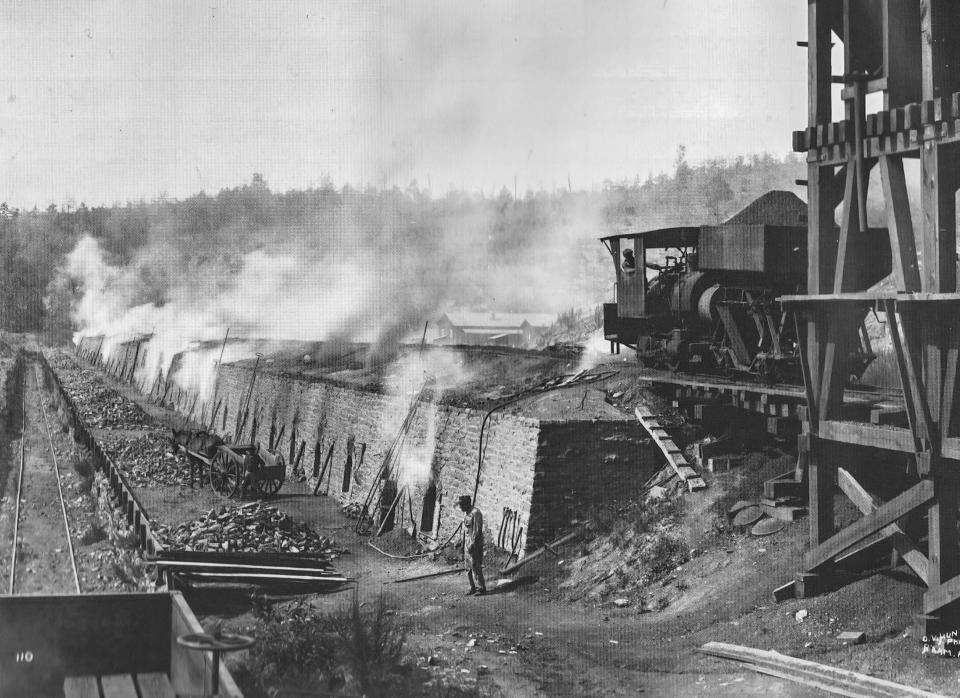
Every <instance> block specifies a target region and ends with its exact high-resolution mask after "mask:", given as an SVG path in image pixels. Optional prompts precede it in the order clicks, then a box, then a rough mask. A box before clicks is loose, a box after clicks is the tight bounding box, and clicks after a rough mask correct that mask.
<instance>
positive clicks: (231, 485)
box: [210, 451, 243, 497]
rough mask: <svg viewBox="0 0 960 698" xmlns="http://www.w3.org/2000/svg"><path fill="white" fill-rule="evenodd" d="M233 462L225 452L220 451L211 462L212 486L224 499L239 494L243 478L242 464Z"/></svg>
mask: <svg viewBox="0 0 960 698" xmlns="http://www.w3.org/2000/svg"><path fill="white" fill-rule="evenodd" d="M231 461H232V459H231V458H230V457H229V456H228V455H227V453H226V452H224V451H218V452H217V455H215V456H214V457H213V460H211V461H210V486H211V487H213V489H214V490H216V491H217V492H218V493H220V494H221V495H222V496H224V497H233V496H235V495H236V494H237V491H238V490H239V489H240V482H241V478H242V477H243V475H242V474H241V473H240V464H239V463H236V462H231Z"/></svg>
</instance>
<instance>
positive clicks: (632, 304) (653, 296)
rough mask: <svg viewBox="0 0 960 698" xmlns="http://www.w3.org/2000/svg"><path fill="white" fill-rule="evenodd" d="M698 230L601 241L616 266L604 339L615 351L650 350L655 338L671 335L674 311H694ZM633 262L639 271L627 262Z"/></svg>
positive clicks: (606, 308) (670, 230)
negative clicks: (692, 297)
mask: <svg viewBox="0 0 960 698" xmlns="http://www.w3.org/2000/svg"><path fill="white" fill-rule="evenodd" d="M699 232H700V231H699V229H698V228H692V227H684V228H668V229H663V230H651V231H646V232H635V233H624V234H620V235H610V236H608V237H605V238H601V239H602V241H603V244H604V245H605V246H606V248H607V251H608V252H609V253H610V256H611V258H612V260H613V265H614V271H615V274H616V283H615V301H614V302H613V303H606V304H604V308H603V309H604V316H603V317H604V322H603V327H604V337H605V338H606V339H607V340H609V341H610V342H611V349H613V350H614V351H616V352H618V353H619V345H621V344H622V345H626V346H628V347H630V348H632V349H634V350H636V351H638V352H639V351H643V350H645V349H647V348H648V346H647V345H649V343H650V340H651V338H652V336H653V335H654V334H657V333H659V332H662V331H666V330H669V329H670V324H671V323H670V322H669V318H670V316H671V315H672V314H673V311H674V310H679V309H680V307H681V306H689V296H690V293H689V292H688V293H685V294H684V293H682V291H683V290H684V286H686V287H688V290H689V286H690V284H689V278H688V277H689V276H690V273H691V272H694V271H695V267H696V254H694V253H693V251H694V250H695V249H696V246H697V240H698V237H699ZM630 258H632V260H633V261H634V269H632V270H631V268H630V267H629V266H627V265H625V260H626V259H630ZM684 300H686V302H683V301H684Z"/></svg>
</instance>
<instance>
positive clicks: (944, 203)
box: [782, 0, 960, 633]
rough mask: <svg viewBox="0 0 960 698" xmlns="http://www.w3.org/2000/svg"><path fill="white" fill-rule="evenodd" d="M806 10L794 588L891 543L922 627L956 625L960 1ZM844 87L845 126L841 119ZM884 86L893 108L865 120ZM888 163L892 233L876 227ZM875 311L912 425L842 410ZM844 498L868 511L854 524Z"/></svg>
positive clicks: (884, 0) (959, 591)
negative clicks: (883, 255) (802, 470)
mask: <svg viewBox="0 0 960 698" xmlns="http://www.w3.org/2000/svg"><path fill="white" fill-rule="evenodd" d="M807 6H808V13H809V17H808V19H809V25H808V26H809V36H808V40H807V47H808V56H809V70H808V75H809V114H808V117H809V120H808V127H807V129H806V130H805V131H801V132H796V133H795V134H794V148H795V149H796V150H798V151H806V152H807V163H808V179H807V186H808V193H809V216H808V226H809V231H808V233H809V234H808V243H807V244H808V249H807V251H808V278H807V295H803V296H800V295H798V296H787V297H784V298H783V299H782V300H783V303H784V305H785V307H788V308H790V309H792V310H794V311H796V313H797V315H798V318H800V319H801V322H800V323H799V324H800V326H801V328H802V331H803V333H804V334H805V337H802V338H801V346H803V347H804V349H805V351H804V353H803V357H802V367H803V374H804V385H805V391H806V397H807V404H808V409H807V414H806V420H805V421H804V423H803V426H802V432H803V433H802V434H801V436H800V447H801V450H802V451H803V452H804V453H805V454H806V461H807V480H808V484H809V494H810V549H809V551H808V552H807V554H806V555H805V557H804V562H803V567H804V569H803V570H801V571H800V573H798V575H797V579H796V582H795V588H796V592H797V594H798V595H800V596H809V595H811V594H816V593H819V592H820V591H822V590H825V589H828V588H830V587H832V586H835V585H836V584H839V583H840V580H841V578H842V577H841V572H842V571H843V568H844V567H845V566H846V567H849V566H850V565H851V564H852V566H853V567H854V568H855V569H856V568H858V567H859V571H863V569H865V568H867V567H869V566H870V564H868V561H869V558H870V555H869V553H870V552H871V551H873V552H877V553H878V554H879V552H878V551H882V550H883V549H884V547H885V549H886V550H891V549H892V550H893V551H894V552H893V555H894V562H898V561H899V560H903V561H904V562H906V563H907V564H908V565H909V567H910V568H911V569H912V570H913V571H914V572H915V573H916V574H917V576H918V577H919V578H920V579H921V580H922V582H923V583H924V584H925V585H926V587H927V591H926V593H925V594H924V597H923V608H922V613H921V614H920V615H919V616H918V620H919V621H920V622H921V623H922V625H923V628H922V629H923V631H924V632H926V633H933V632H940V631H942V630H952V629H956V628H958V627H960V624H958V620H960V609H958V606H960V604H958V600H960V541H958V535H957V506H958V494H960V429H958V421H960V420H958V408H957V402H958V400H957V399H956V393H957V363H958V352H960V293H958V288H957V232H956V230H957V220H956V203H955V198H956V193H957V188H958V185H960V177H958V168H960V156H958V152H960V150H958V149H960V128H958V127H960V4H958V3H956V2H954V1H953V0H876V1H858V0H845V1H843V2H841V1H840V0H809V2H808V4H807ZM835 40H839V42H842V46H843V69H842V70H838V67H837V66H833V65H831V43H832V42H833V41H835ZM838 73H842V74H838ZM838 84H839V85H840V86H841V87H840V90H839V96H840V98H841V99H842V101H843V107H844V112H845V113H844V117H845V118H844V119H843V120H842V121H839V122H832V121H831V116H832V106H833V105H832V104H831V99H832V94H831V93H832V92H833V90H834V86H835V85H838ZM874 93H876V94H877V95H880V96H882V100H883V108H882V110H880V111H878V112H876V113H871V114H867V113H866V107H867V103H868V96H869V95H873V94H874ZM869 99H870V100H871V102H872V101H873V100H876V99H877V96H875V95H874V96H870V97H869ZM907 159H919V172H920V177H921V187H920V191H921V201H920V208H921V211H922V216H921V220H922V223H921V226H920V228H919V230H914V228H913V224H912V220H911V213H910V205H909V201H908V197H907V186H906V175H905V168H904V163H905V160H907ZM874 167H877V168H878V169H879V180H880V183H881V185H882V194H883V201H884V209H885V215H886V230H885V231H883V230H882V229H871V228H869V227H868V226H867V190H868V183H869V178H870V171H871V170H872V169H873V168H874ZM911 169H912V168H911ZM838 206H839V207H840V213H839V222H840V224H839V227H837V226H836V225H835V223H834V220H835V209H837V207H838ZM864 238H867V239H868V240H870V241H872V242H873V243H874V244H875V246H881V245H883V246H885V245H886V244H889V246H890V251H891V259H892V272H893V280H894V283H895V288H893V289H891V290H890V291H884V292H875V291H867V290H866V289H864V288H858V287H856V285H855V279H856V278H857V277H858V272H859V271H862V269H863V266H864V265H869V264H871V263H872V262H873V261H874V260H872V259H871V258H869V257H863V256H858V255H855V254H852V253H851V251H852V250H855V249H863V248H862V247H860V245H861V244H862V243H863V242H864ZM858 243H859V244H858ZM871 309H872V310H875V311H877V312H879V313H884V314H885V316H886V327H887V331H888V332H889V339H890V341H891V343H892V346H893V350H894V353H895V356H896V359H897V365H898V369H899V375H900V382H901V384H902V388H903V396H904V411H905V414H904V420H903V423H902V424H901V425H899V426H898V425H896V424H893V425H891V424H884V425H876V424H866V423H863V422H855V421H851V420H849V418H846V417H845V415H844V412H843V403H844V392H845V385H846V382H847V381H846V377H847V375H848V367H847V364H848V361H849V358H850V355H851V352H852V351H853V349H854V348H855V347H856V340H857V330H858V328H859V326H860V319H861V318H862V316H863V315H864V314H865V313H866V312H868V311H869V310H871ZM837 489H839V490H840V492H842V493H843V494H844V495H846V496H847V497H848V498H849V499H850V500H851V501H852V502H853V504H854V505H855V507H856V508H857V510H859V511H860V512H861V513H862V516H861V517H860V518H857V519H855V520H854V521H852V522H850V523H846V522H845V525H843V526H840V527H838V526H837V523H838V522H837V518H836V516H835V513H836V512H835V511H834V496H835V494H836V491H837ZM851 553H855V554H851ZM874 559H875V556H874Z"/></svg>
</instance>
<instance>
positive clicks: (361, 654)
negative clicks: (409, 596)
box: [330, 594, 406, 697]
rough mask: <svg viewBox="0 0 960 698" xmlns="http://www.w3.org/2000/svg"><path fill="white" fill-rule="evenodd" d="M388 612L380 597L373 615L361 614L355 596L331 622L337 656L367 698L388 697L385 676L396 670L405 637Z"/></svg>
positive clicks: (371, 613)
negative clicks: (371, 697)
mask: <svg viewBox="0 0 960 698" xmlns="http://www.w3.org/2000/svg"><path fill="white" fill-rule="evenodd" d="M387 611H388V609H387V606H386V603H385V602H384V599H383V596H381V597H380V598H379V599H378V600H377V605H376V607H375V608H374V609H373V610H372V612H367V613H364V612H362V611H361V610H360V600H359V598H358V597H357V595H356V594H354V597H353V602H352V603H351V604H350V606H349V607H347V608H346V609H343V610H341V611H340V612H339V613H336V614H334V615H333V616H332V617H331V619H330V626H331V628H332V630H333V631H334V633H336V636H337V656H338V658H339V659H340V661H341V662H342V664H343V666H344V668H346V669H348V670H349V672H350V674H351V675H352V676H353V678H354V680H355V681H356V682H357V683H358V684H359V685H360V688H361V690H362V692H363V694H364V695H368V696H374V697H376V696H387V695H391V690H390V687H389V686H388V676H389V674H391V673H393V672H394V671H396V670H397V669H398V668H399V665H400V659H401V657H402V655H403V647H404V644H405V643H406V634H405V633H404V631H403V629H402V628H401V627H400V625H399V624H398V623H397V622H396V621H395V620H394V619H393V617H392V616H391V615H389V614H388V612H387Z"/></svg>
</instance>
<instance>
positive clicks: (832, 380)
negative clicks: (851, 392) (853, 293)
mask: <svg viewBox="0 0 960 698" xmlns="http://www.w3.org/2000/svg"><path fill="white" fill-rule="evenodd" d="M854 317H855V316H854V313H853V309H852V307H850V306H847V305H844V306H837V307H834V308H832V312H830V313H829V315H828V317H827V332H826V337H825V340H826V341H825V344H824V349H823V366H822V368H821V375H820V396H819V401H818V405H817V409H818V416H819V418H820V419H830V418H831V417H833V416H835V415H836V416H839V414H840V408H841V406H842V405H843V391H844V386H845V384H846V381H847V370H848V364H849V358H850V349H851V346H852V344H853V340H854V339H855V333H856V330H857V326H856V323H855V322H854Z"/></svg>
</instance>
